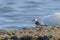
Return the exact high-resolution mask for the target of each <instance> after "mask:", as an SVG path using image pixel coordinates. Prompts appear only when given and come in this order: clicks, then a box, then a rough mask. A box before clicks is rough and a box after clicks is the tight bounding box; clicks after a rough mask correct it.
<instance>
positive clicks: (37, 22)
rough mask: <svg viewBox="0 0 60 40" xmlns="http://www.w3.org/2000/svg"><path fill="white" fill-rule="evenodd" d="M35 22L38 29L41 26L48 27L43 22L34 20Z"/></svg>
mask: <svg viewBox="0 0 60 40" xmlns="http://www.w3.org/2000/svg"><path fill="white" fill-rule="evenodd" d="M33 21H34V22H35V24H36V26H37V27H39V26H46V27H47V25H45V24H44V23H43V22H41V21H40V20H39V19H37V18H36V19H34V20H33Z"/></svg>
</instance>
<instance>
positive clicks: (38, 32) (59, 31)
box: [0, 27, 60, 40]
mask: <svg viewBox="0 0 60 40" xmlns="http://www.w3.org/2000/svg"><path fill="white" fill-rule="evenodd" d="M27 36H28V37H31V40H32V39H33V40H37V38H38V37H42V39H43V38H44V37H45V36H46V37H47V39H49V40H58V39H60V27H45V28H43V27H36V28H23V29H20V30H0V40H5V39H9V40H11V38H12V39H14V38H13V37H16V39H17V40H18V39H19V40H20V39H21V38H23V39H24V38H25V37H27ZM50 36H52V37H51V38H50ZM26 39H27V38H26ZM40 39H41V38H40ZM21 40H22V39H21Z"/></svg>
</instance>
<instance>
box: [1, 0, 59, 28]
mask: <svg viewBox="0 0 60 40" xmlns="http://www.w3.org/2000/svg"><path fill="white" fill-rule="evenodd" d="M59 11H60V0H0V29H19V28H22V27H34V26H35V24H34V23H33V22H32V20H33V19H34V18H39V19H42V18H43V17H45V16H47V15H52V14H54V13H55V12H59Z"/></svg>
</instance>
